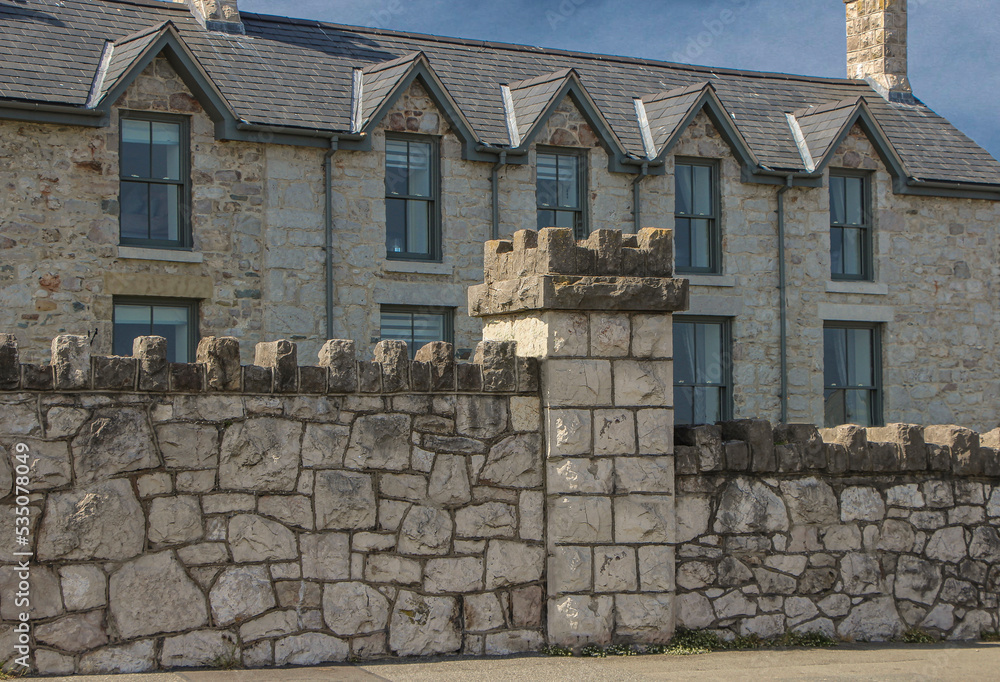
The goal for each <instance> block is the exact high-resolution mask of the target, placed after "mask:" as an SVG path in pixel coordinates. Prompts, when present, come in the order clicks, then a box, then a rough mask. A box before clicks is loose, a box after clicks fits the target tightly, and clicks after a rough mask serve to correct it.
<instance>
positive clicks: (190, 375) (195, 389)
mask: <svg viewBox="0 0 1000 682" xmlns="http://www.w3.org/2000/svg"><path fill="white" fill-rule="evenodd" d="M167 373H168V374H169V381H170V390H172V391H185V392H188V393H200V392H201V391H203V390H205V388H204V387H205V376H204V374H205V367H204V366H203V365H199V364H197V363H193V362H171V363H170V364H169V365H168V367H167ZM140 380H141V379H140Z"/></svg>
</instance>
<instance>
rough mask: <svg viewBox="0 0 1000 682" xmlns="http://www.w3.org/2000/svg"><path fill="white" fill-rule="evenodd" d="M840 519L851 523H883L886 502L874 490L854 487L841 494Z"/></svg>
mask: <svg viewBox="0 0 1000 682" xmlns="http://www.w3.org/2000/svg"><path fill="white" fill-rule="evenodd" d="M840 518H841V520H842V521H844V522H845V523H847V522H850V521H881V520H882V519H884V518H885V502H884V501H883V500H882V495H881V494H879V492H878V491H877V490H875V489H874V488H869V487H866V486H853V487H850V488H845V489H844V491H843V492H842V493H841V494H840Z"/></svg>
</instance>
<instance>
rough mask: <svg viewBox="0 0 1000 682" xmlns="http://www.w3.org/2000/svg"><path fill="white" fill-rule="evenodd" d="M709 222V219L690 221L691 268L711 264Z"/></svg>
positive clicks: (706, 266)
mask: <svg viewBox="0 0 1000 682" xmlns="http://www.w3.org/2000/svg"><path fill="white" fill-rule="evenodd" d="M711 224H712V221H711V220H703V219H696V220H692V221H691V267H693V268H708V267H711V266H712V240H711V234H712V231H711Z"/></svg>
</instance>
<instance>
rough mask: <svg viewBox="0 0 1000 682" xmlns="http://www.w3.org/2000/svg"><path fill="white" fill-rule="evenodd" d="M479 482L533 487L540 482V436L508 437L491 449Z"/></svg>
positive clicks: (529, 434)
mask: <svg viewBox="0 0 1000 682" xmlns="http://www.w3.org/2000/svg"><path fill="white" fill-rule="evenodd" d="M479 484H480V485H483V484H490V485H496V486H501V487H509V488H536V487H538V486H540V485H541V484H542V452H541V437H540V436H539V435H538V434H537V433H520V434H516V435H513V436H508V437H507V438H504V439H503V440H502V441H500V442H499V443H497V444H496V445H494V446H493V447H491V448H490V451H489V454H488V455H487V456H486V463H485V464H484V465H483V469H482V471H481V472H480V473H479Z"/></svg>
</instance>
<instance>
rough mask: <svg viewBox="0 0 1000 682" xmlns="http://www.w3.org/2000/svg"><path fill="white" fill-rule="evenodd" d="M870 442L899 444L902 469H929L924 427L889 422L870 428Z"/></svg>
mask: <svg viewBox="0 0 1000 682" xmlns="http://www.w3.org/2000/svg"><path fill="white" fill-rule="evenodd" d="M868 442H869V443H876V442H878V443H882V442H885V443H893V444H895V445H897V446H898V451H897V452H898V453H899V456H900V460H899V462H898V466H899V469H898V470H901V471H924V470H926V469H927V447H926V446H925V444H924V429H923V428H922V427H920V426H916V425H914V424H888V425H886V426H881V427H869V428H868Z"/></svg>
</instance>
